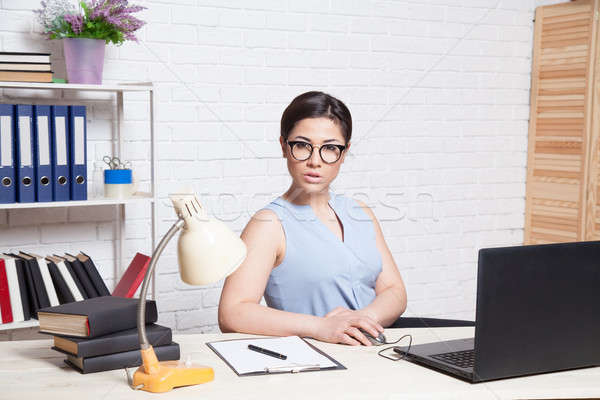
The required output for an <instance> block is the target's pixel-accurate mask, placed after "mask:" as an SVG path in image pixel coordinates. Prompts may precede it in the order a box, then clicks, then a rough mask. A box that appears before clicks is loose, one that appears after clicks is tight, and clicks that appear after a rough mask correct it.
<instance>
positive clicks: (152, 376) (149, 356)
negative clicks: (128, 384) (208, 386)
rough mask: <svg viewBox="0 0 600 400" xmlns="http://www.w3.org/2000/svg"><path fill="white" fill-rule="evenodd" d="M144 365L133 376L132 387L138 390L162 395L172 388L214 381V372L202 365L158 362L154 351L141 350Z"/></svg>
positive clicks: (150, 349)
mask: <svg viewBox="0 0 600 400" xmlns="http://www.w3.org/2000/svg"><path fill="white" fill-rule="evenodd" d="M142 359H143V360H144V363H143V364H142V366H141V367H139V368H138V370H137V371H135V373H134V374H133V386H134V387H136V388H139V389H140V390H145V391H147V392H153V393H163V392H168V391H170V390H173V388H174V387H179V386H190V385H198V384H201V383H207V382H210V381H212V380H214V379H215V371H214V370H213V369H212V368H210V367H206V366H203V365H198V364H192V363H187V362H185V363H184V362H181V361H163V362H158V360H156V355H155V354H154V350H152V347H150V348H149V349H148V350H142Z"/></svg>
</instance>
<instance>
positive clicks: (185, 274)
mask: <svg viewBox="0 0 600 400" xmlns="http://www.w3.org/2000/svg"><path fill="white" fill-rule="evenodd" d="M171 201H172V202H173V206H174V207H175V210H176V212H177V214H178V215H180V217H181V218H182V219H183V220H184V223H185V224H184V226H183V229H182V231H181V233H180V235H179V241H178V246H177V256H178V259H179V275H180V276H181V279H182V280H183V281H184V282H185V283H187V284H189V285H207V284H210V283H214V282H217V281H219V280H221V279H223V278H225V277H227V276H229V275H230V274H231V273H233V272H234V271H235V270H236V269H237V268H238V267H239V266H240V265H241V264H242V262H243V261H244V258H245V257H246V245H245V244H244V242H243V241H242V239H240V238H239V236H238V235H236V234H235V233H234V232H233V231H232V230H231V229H230V228H229V227H228V226H227V225H225V224H224V223H223V222H221V221H219V220H217V219H214V218H209V217H208V215H207V214H206V212H205V211H204V209H203V208H202V206H201V205H200V202H199V201H198V199H197V198H196V196H195V194H194V193H193V192H192V191H181V192H180V193H177V194H173V195H171Z"/></svg>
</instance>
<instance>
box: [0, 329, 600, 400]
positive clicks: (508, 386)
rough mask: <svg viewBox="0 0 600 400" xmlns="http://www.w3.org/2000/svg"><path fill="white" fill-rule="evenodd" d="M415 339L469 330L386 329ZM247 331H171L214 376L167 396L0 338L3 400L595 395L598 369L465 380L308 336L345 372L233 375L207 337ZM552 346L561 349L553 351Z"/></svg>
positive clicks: (42, 343) (599, 392)
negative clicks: (88, 371) (85, 371)
mask: <svg viewBox="0 0 600 400" xmlns="http://www.w3.org/2000/svg"><path fill="white" fill-rule="evenodd" d="M406 333H410V334H412V336H413V344H419V343H426V342H432V341H436V340H440V339H441V340H448V339H456V338H461V337H468V336H471V335H472V334H473V328H436V329H424V328H421V329H388V330H387V331H386V335H387V338H388V340H389V341H394V340H396V339H398V338H399V337H400V336H402V335H403V334H406ZM244 337H251V336H250V335H239V334H205V335H176V336H175V338H174V340H175V341H177V342H178V343H179V344H180V345H181V358H182V360H185V359H186V358H187V356H188V355H190V356H191V360H192V362H194V363H198V364H204V365H208V366H211V367H212V368H214V370H215V376H216V378H215V380H214V381H213V382H210V383H207V384H204V385H198V386H190V387H183V388H176V389H174V390H173V391H172V392H169V393H166V394H153V393H148V392H143V391H134V390H132V389H130V388H129V385H128V383H127V378H126V375H125V371H124V370H116V371H107V372H101V373H94V374H86V375H82V374H80V373H78V372H76V371H75V370H73V369H71V368H70V367H68V366H67V365H66V364H65V363H64V362H63V359H64V356H63V355H62V354H60V353H58V352H56V351H53V350H51V349H50V346H51V343H52V341H51V340H33V341H15V342H0V383H1V388H0V399H35V400H39V399H43V398H53V399H54V398H70V399H73V398H78V399H85V400H100V399H150V398H152V399H154V398H161V399H167V398H168V399H177V398H181V399H189V398H194V397H197V398H204V399H211V400H217V399H261V400H268V399H278V400H279V399H284V398H285V399H290V400H304V399H344V400H348V399H361V400H365V399H428V400H430V399H461V400H464V399H478V400H481V399H494V400H497V399H515V398H519V399H526V398H535V399H542V398H552V399H558V398H590V397H596V398H599V397H600V367H596V368H584V369H578V370H573V371H565V372H559V373H551V374H543V375H535V376H529V377H523V378H513V379H504V380H499V381H494V382H487V383H478V384H470V383H466V382H464V381H461V380H458V379H456V378H452V377H450V376H447V375H444V374H441V373H438V372H435V371H432V370H430V369H427V368H424V367H421V366H419V365H416V364H413V363H411V362H408V361H398V362H393V361H389V360H386V359H384V358H381V357H379V356H378V355H377V351H378V350H380V349H381V348H380V347H364V346H363V347H351V346H345V345H334V344H328V343H322V342H317V341H313V340H311V342H312V343H313V344H315V345H316V346H317V347H318V348H320V349H322V350H323V351H325V352H326V353H327V354H329V355H331V356H332V357H334V358H335V359H337V360H338V361H339V362H341V363H342V364H344V365H345V366H346V367H347V368H348V369H347V370H337V371H320V372H305V373H301V374H293V375H292V374H278V375H262V376H247V377H238V376H237V375H236V374H235V373H234V372H233V371H232V370H231V369H230V368H229V367H228V366H227V365H226V364H225V363H224V362H223V361H222V360H221V359H220V358H219V357H218V356H217V355H216V354H214V353H213V352H212V351H211V350H210V349H209V348H208V347H207V346H206V345H205V343H206V342H209V341H215V340H223V339H236V338H244ZM550 351H560V349H554V350H550Z"/></svg>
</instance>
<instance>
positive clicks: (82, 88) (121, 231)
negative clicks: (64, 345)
mask: <svg viewBox="0 0 600 400" xmlns="http://www.w3.org/2000/svg"><path fill="white" fill-rule="evenodd" d="M0 89H1V95H0V102H3V103H11V102H12V101H11V99H13V98H19V97H20V96H19V93H21V92H18V91H22V90H42V91H57V92H61V95H60V96H56V101H55V103H56V104H67V103H69V100H67V99H64V98H63V95H62V93H68V92H76V93H80V94H83V96H85V93H94V92H95V93H101V92H105V93H115V94H116V106H117V108H116V110H117V116H116V118H117V121H116V122H117V123H116V129H115V130H114V131H113V136H112V142H113V153H114V155H115V156H117V157H119V158H121V159H127V157H124V154H123V141H124V133H123V132H124V130H123V107H124V93H126V92H141V93H147V94H148V102H149V105H150V121H149V122H150V126H149V132H148V135H149V141H150V151H151V159H150V191H149V192H146V193H137V194H136V195H134V196H132V197H131V198H127V199H90V200H85V201H60V202H47V203H12V204H0V210H13V209H27V208H53V207H97V206H106V205H114V206H115V207H117V218H116V220H115V224H117V237H116V239H115V240H116V242H117V243H118V250H117V260H116V262H115V266H116V267H117V269H119V266H122V265H123V263H124V260H125V205H128V204H134V205H135V204H149V205H150V208H151V216H150V217H151V221H152V235H151V237H152V239H151V241H152V249H154V248H155V247H156V237H157V236H156V229H157V222H156V221H157V210H156V204H157V198H156V188H155V171H156V137H155V121H154V116H155V104H154V86H153V85H152V83H151V82H139V83H120V84H107V85H79V84H77V85H75V84H56V83H33V82H0ZM7 97H9V98H8V99H7ZM47 100H48V99H47V98H44V101H45V102H47ZM85 101H86V102H88V103H93V102H94V101H96V100H95V99H94V98H89V99H86V100H85ZM103 101H105V100H103ZM88 140H89V135H88ZM89 162H90V160H89V156H88V163H89ZM92 162H93V160H92ZM7 245H9V244H3V246H7ZM117 272H119V271H117ZM152 293H155V285H154V282H153V285H152ZM37 325H38V323H37V320H30V321H25V322H18V323H10V324H0V331H4V330H14V329H21V328H29V327H35V326H37Z"/></svg>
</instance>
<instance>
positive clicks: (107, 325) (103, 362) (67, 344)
mask: <svg viewBox="0 0 600 400" xmlns="http://www.w3.org/2000/svg"><path fill="white" fill-rule="evenodd" d="M138 302H139V300H138V299H135V298H126V297H114V296H106V297H97V298H94V299H88V300H83V301H79V302H76V303H69V304H63V305H60V306H57V307H50V308H45V309H42V310H40V311H39V313H38V316H39V321H40V332H42V333H48V334H52V335H54V346H53V347H52V349H54V350H57V351H59V352H61V353H64V354H66V355H67V358H66V359H65V362H66V363H67V364H68V365H70V366H71V367H73V368H74V369H76V370H77V371H79V372H81V373H83V374H86V373H92V372H101V371H108V370H113V369H120V368H126V367H137V366H140V365H141V364H142V357H141V353H140V344H139V337H138V332H137V306H138ZM157 319H158V312H157V309H156V302H155V301H153V300H148V301H147V302H146V322H147V325H146V335H147V337H148V342H149V343H150V345H152V347H153V348H154V352H155V354H156V357H157V358H158V360H159V361H168V360H179V357H180V351H179V344H177V343H175V342H173V341H172V332H171V329H170V328H167V327H164V326H162V325H158V324H156V321H157Z"/></svg>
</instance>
